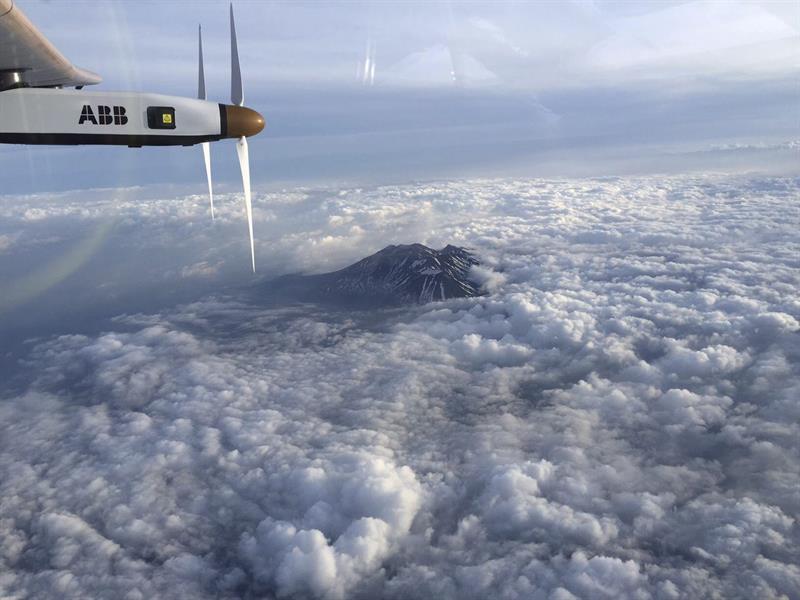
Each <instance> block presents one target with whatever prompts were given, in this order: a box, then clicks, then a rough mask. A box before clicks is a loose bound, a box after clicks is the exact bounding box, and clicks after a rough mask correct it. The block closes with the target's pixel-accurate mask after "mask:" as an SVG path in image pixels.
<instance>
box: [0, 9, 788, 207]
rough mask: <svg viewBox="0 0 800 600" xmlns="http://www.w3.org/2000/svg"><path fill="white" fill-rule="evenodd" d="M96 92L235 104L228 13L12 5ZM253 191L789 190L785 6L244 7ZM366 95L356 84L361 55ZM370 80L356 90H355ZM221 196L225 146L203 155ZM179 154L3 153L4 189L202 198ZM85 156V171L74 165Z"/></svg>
mask: <svg viewBox="0 0 800 600" xmlns="http://www.w3.org/2000/svg"><path fill="white" fill-rule="evenodd" d="M20 5H21V6H22V7H23V9H24V10H25V11H26V13H27V14H28V16H29V17H30V18H31V19H32V20H33V22H34V23H35V24H36V25H37V26H38V27H39V28H40V29H41V30H42V31H43V32H44V33H45V35H47V36H48V37H49V38H50V39H51V40H52V41H53V43H55V45H56V46H57V47H58V48H59V49H60V50H61V51H62V52H63V53H64V54H65V55H66V56H67V57H68V58H70V60H72V61H73V62H75V64H77V65H80V66H83V67H86V68H88V69H91V70H94V71H96V72H98V73H100V74H102V75H103V77H104V78H105V81H104V83H103V84H101V87H102V88H104V89H109V90H111V89H115V90H116V89H131V90H142V91H158V92H164V93H171V94H177V95H192V94H193V93H194V90H195V86H196V60H197V58H196V27H197V24H198V23H202V25H203V26H204V32H205V40H204V41H205V54H206V57H205V60H206V74H207V83H208V90H209V97H210V98H218V99H220V100H223V101H224V100H226V99H227V98H228V96H229V73H228V71H229V62H228V61H229V50H228V43H229V42H228V32H227V11H226V3H225V2H212V1H205V2H188V1H177V2H155V1H152V2H148V1H145V2H122V1H94V0H84V1H79V2H70V3H61V2H46V1H34V0H28V1H23V2H21V3H20ZM236 11H237V15H238V21H239V24H238V29H239V37H240V52H241V55H242V63H243V70H244V78H245V86H246V87H245V96H246V101H247V103H248V104H249V105H251V106H253V107H255V108H257V109H258V110H260V111H261V112H263V113H264V114H265V116H266V118H267V122H268V128H267V130H266V131H265V132H264V133H263V134H262V135H260V136H259V137H258V138H255V139H254V140H253V142H252V146H253V151H252V153H251V154H252V157H253V161H254V179H255V182H256V184H257V185H266V186H269V185H284V184H292V183H320V182H332V181H334V182H363V181H367V182H371V183H375V182H378V183H380V182H402V181H408V180H414V179H430V178H440V177H459V176H473V175H479V176H484V175H489V176H492V175H500V176H503V175H513V176H539V175H544V176H550V175H558V176H582V175H605V174H628V173H652V172H676V171H677V172H681V171H685V170H692V169H696V168H700V169H709V168H711V169H716V170H725V171H741V170H753V171H759V172H775V171H777V172H786V171H791V170H792V163H793V162H794V161H795V159H796V158H797V156H796V155H797V151H796V148H794V147H793V146H792V142H794V141H795V140H797V139H798V138H800V125H799V124H798V119H797V107H798V102H799V101H800V99H799V97H798V91H797V86H796V81H797V56H798V52H800V33H799V32H800V11H799V10H798V7H797V5H796V3H790V2H738V1H730V2H647V3H640V2H535V3H533V2H532V3H511V2H508V3H504V2H500V3H478V2H470V3H459V2H432V3H431V2H425V3H422V2H375V3H369V2H305V3H304V2H294V3H284V2H262V1H259V2H247V1H240V2H237V3H236ZM368 56H370V57H372V58H373V62H374V71H375V74H374V77H373V79H372V85H364V83H363V81H362V80H363V66H364V61H365V58H366V57H368ZM359 73H361V75H360V74H359ZM214 150H215V152H214V169H215V173H216V178H217V180H218V181H219V182H220V184H221V185H224V184H225V183H227V182H231V183H233V182H235V180H236V178H237V169H236V164H235V158H234V155H235V153H234V150H233V147H232V146H231V144H227V143H221V144H217V145H216V146H215V147H214ZM197 154H199V151H197V152H194V153H193V151H192V150H187V149H147V150H143V151H134V150H129V149H127V148H112V149H98V148H78V149H76V148H55V149H53V148H29V149H26V148H19V147H6V148H0V160H2V161H3V163H4V164H5V165H7V166H8V171H10V172H13V173H15V175H14V176H12V177H9V179H8V180H7V181H6V186H7V191H10V192H20V193H24V192H36V191H46V190H58V189H74V188H83V187H113V186H115V185H139V184H147V183H181V184H183V183H193V182H195V181H197V182H198V183H202V173H201V172H200V171H201V166H200V165H201V163H200V161H199V160H198V157H197ZM76 157H79V158H80V160H76Z"/></svg>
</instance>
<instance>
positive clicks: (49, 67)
mask: <svg viewBox="0 0 800 600" xmlns="http://www.w3.org/2000/svg"><path fill="white" fill-rule="evenodd" d="M14 72H17V73H20V75H21V79H22V82H23V83H24V84H25V85H29V86H31V87H47V86H67V87H77V86H83V85H91V84H94V83H100V82H101V81H102V78H101V77H100V76H99V75H96V74H94V73H92V72H91V71H86V70H84V69H79V68H78V67H76V66H74V65H73V64H72V63H71V62H69V61H68V60H67V59H66V58H65V57H64V55H63V54H61V53H60V52H59V51H58V50H56V48H55V46H53V44H51V43H50V42H49V41H48V40H47V38H46V37H44V35H42V33H41V32H40V31H39V30H38V29H36V27H35V26H34V25H33V23H31V22H30V21H29V20H28V17H26V16H25V14H24V13H23V12H22V11H21V10H20V8H19V6H18V5H17V3H16V2H15V1H14V0H0V76H1V75H3V74H4V73H14Z"/></svg>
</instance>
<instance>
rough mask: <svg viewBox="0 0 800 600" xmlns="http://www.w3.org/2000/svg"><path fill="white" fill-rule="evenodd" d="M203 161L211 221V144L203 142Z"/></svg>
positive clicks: (212, 209)
mask: <svg viewBox="0 0 800 600" xmlns="http://www.w3.org/2000/svg"><path fill="white" fill-rule="evenodd" d="M201 146H202V147H203V161H204V162H205V163H206V179H207V180H208V201H209V203H210V204H211V220H212V221H213V220H214V219H215V215H214V188H213V187H212V186H211V144H210V143H208V142H203V143H202V144H201Z"/></svg>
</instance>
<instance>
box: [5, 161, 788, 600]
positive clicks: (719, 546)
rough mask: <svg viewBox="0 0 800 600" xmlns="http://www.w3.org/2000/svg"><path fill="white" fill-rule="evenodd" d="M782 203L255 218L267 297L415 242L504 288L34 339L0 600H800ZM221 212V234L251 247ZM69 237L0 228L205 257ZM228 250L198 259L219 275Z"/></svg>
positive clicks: (613, 199)
mask: <svg viewBox="0 0 800 600" xmlns="http://www.w3.org/2000/svg"><path fill="white" fill-rule="evenodd" d="M797 193H798V187H797V182H796V181H795V180H793V179H759V178H750V179H746V178H724V177H720V176H715V177H711V176H709V177H702V178H688V177H686V178H680V177H674V178H663V179H657V178H638V179H604V180H577V181H547V180H515V181H508V180H491V181H488V180H483V181H464V182H450V183H430V184H419V185H409V186H386V187H381V188H375V189H350V190H343V191H342V192H341V193H340V192H339V191H338V190H318V191H314V190H307V191H304V192H302V193H300V195H299V196H298V194H294V195H293V196H292V198H289V199H284V200H285V201H283V202H281V194H278V193H274V194H270V195H265V194H262V195H260V196H259V198H258V199H257V204H259V205H260V208H261V210H259V211H257V214H258V225H260V228H259V231H260V232H261V235H262V236H265V237H268V239H269V241H270V246H269V248H270V250H269V260H267V261H263V262H266V263H267V264H269V267H271V268H273V269H275V270H276V271H281V270H282V271H283V272H291V271H295V270H302V269H313V270H315V271H323V270H328V269H332V268H336V267H340V266H343V265H344V264H346V263H347V262H349V261H351V260H354V259H356V258H360V257H361V256H363V255H364V254H366V253H367V252H370V251H373V250H376V249H378V248H379V247H381V246H382V245H386V244H388V243H398V242H407V241H421V242H424V243H427V244H429V245H432V246H436V247H441V246H443V245H445V244H446V243H454V244H463V245H468V246H470V247H472V248H474V249H475V251H476V252H477V253H478V255H479V256H483V257H486V265H485V267H484V268H485V269H486V278H487V281H490V280H492V281H493V282H494V283H493V284H492V285H487V292H488V294H487V295H485V296H482V297H479V298H472V299H460V300H453V301H448V302H445V303H437V304H432V305H428V306H423V307H413V308H409V309H408V310H407V311H387V312H381V313H364V312H347V311H341V310H337V311H333V310H328V309H325V308H324V307H319V306H283V307H280V306H278V307H276V306H272V307H269V306H264V305H263V304H262V302H261V296H260V294H261V293H262V287H261V286H262V285H263V284H258V285H256V286H253V287H251V288H249V289H248V290H247V291H246V293H244V292H242V293H239V292H238V291H236V290H232V291H230V296H229V297H226V298H224V297H218V298H214V297H204V298H202V299H200V300H197V301H195V302H192V303H189V304H184V305H180V306H174V305H172V306H173V307H172V308H164V309H162V310H160V311H152V310H151V311H149V312H148V313H146V314H130V315H128V316H120V317H118V318H117V319H115V320H114V321H113V322H110V323H108V324H107V326H106V331H105V332H99V333H98V332H96V331H95V332H83V333H73V334H69V335H60V336H57V335H50V336H47V335H46V336H41V337H40V339H39V340H37V341H36V342H34V343H32V344H31V349H30V350H29V351H28V353H27V354H26V356H25V362H24V364H23V365H22V366H21V367H20V369H19V371H18V373H17V379H16V380H15V382H16V383H15V385H16V387H13V388H12V387H11V383H9V384H7V385H6V386H5V387H3V392H2V393H3V400H2V402H0V471H1V472H2V473H3V474H4V476H3V477H2V478H0V532H2V535H0V591H2V594H4V595H7V596H10V597H14V596H22V597H25V596H29V597H117V596H118V597H130V598H137V597H139V598H159V597H163V598H175V597H178V598H180V597H186V598H203V597H222V598H234V597H241V596H243V595H253V596H258V595H264V596H270V595H273V596H277V597H309V598H330V599H335V598H350V597H353V598H372V597H386V598H429V597H442V598H486V597H504V598H534V599H538V598H542V599H558V598H563V599H566V598H636V599H639V598H642V599H643V598H659V599H660V598H706V597H714V596H718V597H748V598H749V597H765V598H769V597H775V598H780V597H782V596H783V597H788V598H791V597H793V596H796V595H797V592H798V589H800V572H798V569H797V566H796V565H797V564H798V558H799V557H798V551H799V550H798V549H800V537H799V535H800V534H799V533H798V525H797V521H796V516H797V515H798V514H800V502H799V501H798V497H797V478H796V474H797V469H798V464H800V457H798V453H797V443H796V441H797V439H798V436H800V426H798V417H800V412H798V411H799V410H800V409H798V406H797V402H796V399H797V396H798V392H799V391H800V371H799V370H798V364H800V363H798V360H797V359H798V338H797V334H798V330H799V328H800V326H799V325H798V319H800V304H798V301H797V297H796V290H797V289H798V287H800V274H798V271H797V264H796V263H797V259H796V256H797V250H798V248H797V230H798V229H797V227H798V224H799V223H800V214H799V213H798V210H799V209H798V206H797V203H796V197H797ZM231 200H233V199H231ZM225 203H226V200H225V198H224V196H223V198H221V200H220V213H219V214H220V217H219V219H218V221H221V223H218V225H222V226H224V224H225V223H226V222H227V220H228V219H230V222H231V223H234V222H236V223H237V225H240V224H241V223H239V222H238V220H237V219H239V216H238V215H237V214H236V213H235V211H234V207H233V203H232V202H231V205H230V207H229V209H225ZM417 206H419V207H421V210H420V211H419V212H415V210H414V207H417ZM79 207H80V202H79V201H78V199H76V200H74V201H73V200H70V199H69V198H67V199H63V201H61V202H60V203H59V204H58V205H57V208H52V207H49V206H48V205H47V202H44V201H42V200H41V199H27V200H24V201H22V202H19V201H18V202H16V203H15V204H14V205H10V204H9V205H8V206H6V205H4V210H6V211H8V212H9V215H10V216H9V218H8V219H6V221H5V222H6V224H7V225H6V226H7V227H10V225H8V223H11V224H13V226H14V227H16V228H17V230H18V231H19V232H20V238H19V239H26V238H27V239H29V240H30V239H36V238H37V236H41V238H42V239H45V238H47V237H48V236H51V235H52V231H51V227H52V228H60V227H61V226H62V225H63V224H64V223H65V222H68V223H71V224H72V225H71V227H70V228H66V229H65V230H64V231H63V235H64V236H66V237H69V236H70V235H76V233H75V232H79V231H81V228H82V227H84V228H85V227H91V226H93V224H94V223H96V222H97V221H98V220H100V219H101V218H106V217H107V216H108V215H107V214H106V211H112V213H113V212H114V211H117V213H116V215H114V214H112V216H120V217H121V218H124V219H127V220H129V222H130V225H129V227H126V228H121V229H118V230H116V231H115V233H114V242H115V245H114V247H115V248H126V247H129V248H131V249H134V250H135V252H136V253H142V252H146V251H147V250H148V248H152V247H161V246H162V245H164V244H166V243H167V242H169V241H170V240H173V239H178V238H180V239H181V243H185V244H187V245H189V246H191V247H195V246H196V245H200V244H201V243H205V242H206V241H207V239H208V237H209V236H210V235H211V233H210V231H211V230H210V229H209V228H207V227H206V226H205V225H204V224H205V223H206V221H205V220H204V217H205V215H204V214H203V211H204V205H203V206H201V205H200V203H197V204H196V205H195V204H191V203H188V202H180V201H175V200H164V201H159V200H157V199H151V200H148V201H144V202H141V203H138V204H137V203H134V202H130V203H129V204H128V203H124V202H123V203H120V204H119V205H118V206H117V208H113V207H112V206H111V204H110V203H103V202H100V201H98V202H97V203H96V204H92V203H89V204H88V205H87V204H84V205H83V206H82V207H81V208H80V212H78V211H79ZM34 208H39V209H41V210H44V211H45V213H46V215H47V214H49V215H50V216H45V217H44V218H42V219H40V220H37V221H35V222H29V221H25V220H24V214H25V213H26V211H28V210H30V209H34ZM51 208H52V210H53V211H54V212H52V213H48V212H47V211H48V210H51ZM226 210H227V212H226ZM226 214H227V215H228V216H227V217H226V216H225V215H226ZM65 215H67V216H65ZM64 219H66V221H65V220H64ZM48 223H50V225H51V227H49V226H48ZM142 223H145V224H146V225H147V226H142ZM354 225H355V226H357V227H358V228H359V231H360V234H359V235H358V236H356V237H354V238H350V239H348V238H347V235H346V234H347V232H348V231H350V230H351V228H352V227H353V226H354ZM151 226H152V227H151ZM182 235H183V236H184V237H182V238H181V236H182ZM213 235H222V236H223V239H224V234H221V233H214V234H213ZM323 235H327V236H329V240H330V241H329V242H326V244H323V246H324V248H322V247H320V244H319V243H317V241H316V240H319V239H320V238H321V237H323ZM212 239H213V238H212ZM245 249H246V248H245V247H244V246H242V248H238V247H236V248H235V249H234V250H231V247H230V246H228V245H226V243H225V242H223V243H222V244H221V245H220V246H213V244H212V248H211V249H210V250H209V251H208V252H209V255H208V257H206V258H204V259H203V260H204V261H207V262H208V264H214V265H216V264H220V267H219V272H220V273H222V272H224V269H225V268H226V267H225V265H228V264H230V263H229V261H230V260H232V257H234V256H236V255H237V252H238V250H245ZM134 250H131V252H133V251H134ZM56 251H57V245H56V246H55V247H54V248H53V252H56ZM8 254H9V255H13V258H7V255H5V254H4V255H2V256H3V257H4V258H2V260H0V266H7V265H8V264H9V263H4V262H2V261H3V260H20V258H22V259H24V260H28V261H29V260H31V259H30V257H29V256H28V255H26V254H25V249H24V248H19V247H17V245H16V244H15V245H13V246H12V247H11V248H10V249H9V252H8ZM241 254H242V256H243V257H244V258H246V252H242V253H241ZM112 258H113V257H112ZM220 261H221V262H220ZM23 262H24V261H23ZM196 262H198V261H194V262H193V263H190V264H195V263H196ZM270 263H271V264H270ZM245 266H246V265H245ZM172 268H173V272H176V273H177V272H180V269H179V267H178V266H176V265H173V266H172ZM220 276H221V275H217V276H211V281H216V280H215V279H214V277H220ZM130 277H131V278H132V279H133V281H132V283H133V284H136V285H139V284H141V282H142V281H149V280H148V277H150V274H149V272H148V273H145V274H143V275H142V274H141V273H137V272H135V271H134V272H131V273H130ZM131 312H132V313H135V312H136V311H131Z"/></svg>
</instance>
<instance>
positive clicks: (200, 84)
mask: <svg viewBox="0 0 800 600" xmlns="http://www.w3.org/2000/svg"><path fill="white" fill-rule="evenodd" d="M197 97H198V99H200V100H205V99H206V75H205V71H204V69H203V28H202V27H201V26H200V25H198V26H197ZM201 146H202V147H203V160H204V162H205V164H206V179H207V180H208V201H209V203H210V204H211V219H212V220H214V217H215V215H214V191H213V188H212V187H211V146H210V144H209V143H208V142H203V143H202V144H201Z"/></svg>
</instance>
